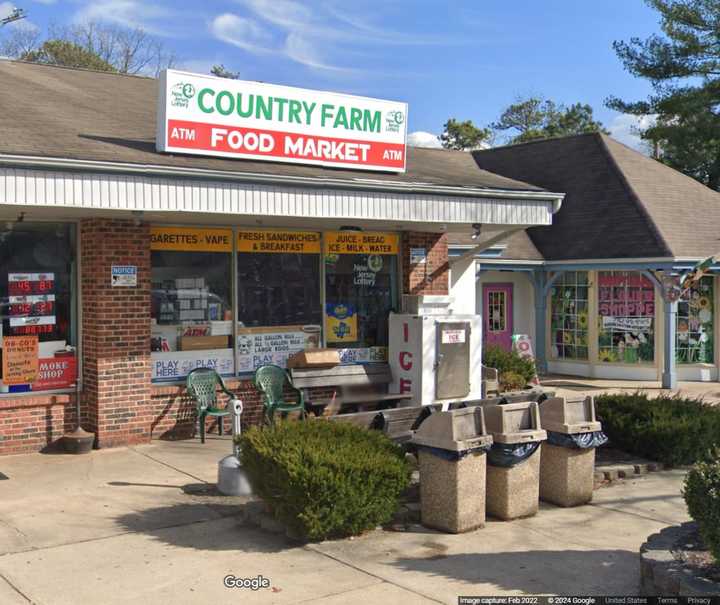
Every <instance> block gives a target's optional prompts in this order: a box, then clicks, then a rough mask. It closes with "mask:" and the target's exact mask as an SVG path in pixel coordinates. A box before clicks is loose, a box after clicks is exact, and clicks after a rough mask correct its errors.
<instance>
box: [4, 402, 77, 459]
mask: <svg viewBox="0 0 720 605" xmlns="http://www.w3.org/2000/svg"><path fill="white" fill-rule="evenodd" d="M74 428H75V395H74V394H67V395H66V394H62V395H50V394H48V395H42V394H37V395H32V396H23V397H13V398H0V455H6V454H25V453H30V452H39V451H42V450H46V449H48V448H50V447H52V446H53V445H55V443H56V442H57V440H58V439H60V438H61V437H62V436H63V434H64V433H66V432H68V431H72V430H73V429H74Z"/></svg>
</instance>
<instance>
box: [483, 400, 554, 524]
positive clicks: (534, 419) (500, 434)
mask: <svg viewBox="0 0 720 605" xmlns="http://www.w3.org/2000/svg"><path fill="white" fill-rule="evenodd" d="M484 411H485V419H486V423H487V430H488V432H489V433H490V434H491V435H492V437H493V447H492V449H491V451H490V452H489V453H488V467H487V495H486V499H487V512H488V514H489V515H492V516H493V517H497V518H498V519H502V520H504V521H509V520H511V519H519V518H522V517H530V516H532V515H534V514H535V513H537V511H538V506H539V484H540V447H541V442H542V441H544V440H545V438H546V437H547V434H546V432H545V431H544V430H543V429H542V426H541V423H540V415H539V412H538V404H537V402H536V401H524V402H520V403H510V404H504V405H490V406H485V407H484Z"/></svg>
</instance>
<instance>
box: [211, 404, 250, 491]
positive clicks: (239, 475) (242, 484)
mask: <svg viewBox="0 0 720 605" xmlns="http://www.w3.org/2000/svg"><path fill="white" fill-rule="evenodd" d="M228 405H229V406H230V416H231V418H232V434H233V453H232V454H230V455H229V456H225V457H224V458H223V459H222V460H220V462H219V463H218V483H217V486H218V491H219V492H220V493H221V494H223V495H225V496H250V495H252V487H251V486H250V482H249V481H248V478H247V474H246V473H245V470H244V469H243V468H242V466H241V465H240V446H239V445H238V444H237V443H236V437H239V436H240V433H241V431H242V427H241V424H240V416H241V414H242V410H243V405H242V401H240V400H239V399H231V400H230V402H229V403H228Z"/></svg>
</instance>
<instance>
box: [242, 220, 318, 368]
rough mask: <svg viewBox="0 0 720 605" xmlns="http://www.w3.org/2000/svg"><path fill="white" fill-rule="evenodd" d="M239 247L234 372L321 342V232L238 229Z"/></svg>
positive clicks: (282, 360)
mask: <svg viewBox="0 0 720 605" xmlns="http://www.w3.org/2000/svg"><path fill="white" fill-rule="evenodd" d="M237 250H238V254H237V259H238V262H237V265H238V275H237V296H238V302H237V308H238V317H237V321H238V326H237V339H238V351H237V368H238V372H252V371H254V370H256V369H257V368H258V367H260V366H262V365H265V364H275V365H279V366H281V367H285V365H286V364H287V359H288V357H289V356H290V355H292V354H294V353H297V352H299V351H302V350H304V349H307V348H314V347H318V346H320V344H321V343H322V304H321V300H320V294H321V289H320V234H319V233H315V232H309V231H289V230H241V231H240V232H239V233H238V241H237Z"/></svg>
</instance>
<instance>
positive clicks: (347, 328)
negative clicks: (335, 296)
mask: <svg viewBox="0 0 720 605" xmlns="http://www.w3.org/2000/svg"><path fill="white" fill-rule="evenodd" d="M325 325H326V331H327V338H326V340H327V342H355V341H356V340H357V339H358V329H357V328H358V322H357V312H356V311H355V309H354V308H353V307H352V305H345V304H342V303H340V304H333V303H328V304H327V305H326V306H325Z"/></svg>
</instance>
